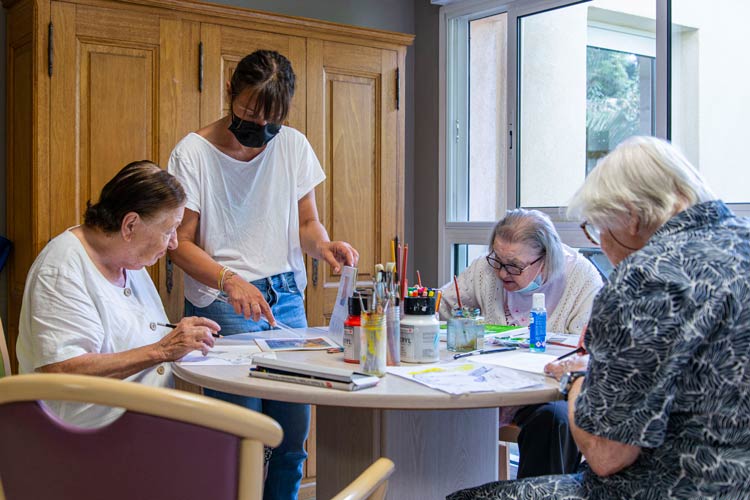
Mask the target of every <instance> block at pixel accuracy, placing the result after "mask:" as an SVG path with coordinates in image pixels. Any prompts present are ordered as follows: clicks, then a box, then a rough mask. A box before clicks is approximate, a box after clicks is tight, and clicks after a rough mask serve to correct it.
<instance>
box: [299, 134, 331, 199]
mask: <svg viewBox="0 0 750 500" xmlns="http://www.w3.org/2000/svg"><path fill="white" fill-rule="evenodd" d="M296 151H297V158H298V160H297V165H296V167H297V201H299V200H301V199H302V197H303V196H305V195H306V194H307V193H309V192H310V191H312V190H313V189H314V188H315V186H317V185H318V184H320V183H321V182H323V181H324V180H325V178H326V174H325V172H323V168H322V167H321V166H320V162H319V161H318V157H317V156H315V151H314V150H313V148H312V146H311V145H310V143H309V142H308V140H307V138H306V137H305V136H304V135H302V134H301V133H298V144H297V148H296Z"/></svg>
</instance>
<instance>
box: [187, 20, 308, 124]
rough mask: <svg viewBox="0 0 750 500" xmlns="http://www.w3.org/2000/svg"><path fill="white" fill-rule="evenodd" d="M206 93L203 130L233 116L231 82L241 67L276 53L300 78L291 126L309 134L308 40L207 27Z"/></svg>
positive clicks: (203, 96) (204, 37)
mask: <svg viewBox="0 0 750 500" xmlns="http://www.w3.org/2000/svg"><path fill="white" fill-rule="evenodd" d="M201 40H202V41H203V61H204V62H203V66H204V72H203V92H202V93H201V116H200V121H201V126H205V125H208V124H209V123H212V122H214V121H216V120H218V119H219V118H221V117H222V116H226V115H227V114H228V113H229V99H228V97H229V95H228V94H227V87H226V84H227V82H228V81H229V80H230V79H231V78H232V73H233V72H234V68H236V67H237V63H239V62H240V60H241V59H242V58H243V57H245V56H246V55H248V54H250V53H252V52H255V51H256V50H260V49H265V50H275V51H276V52H278V53H280V54H281V55H283V56H285V57H286V58H287V59H289V61H290V62H291V63H292V69H294V74H295V76H296V82H295V93H294V99H293V100H292V109H291V111H290V113H289V118H288V120H287V125H289V126H291V127H294V128H296V129H297V130H299V131H300V132H302V133H304V132H305V107H306V89H305V79H306V78H307V72H306V69H305V52H306V50H305V39H304V38H300V37H295V36H288V35H279V34H276V33H269V32H265V31H254V30H246V29H240V28H235V27H231V26H221V25H217V24H209V23H204V24H202V25H201Z"/></svg>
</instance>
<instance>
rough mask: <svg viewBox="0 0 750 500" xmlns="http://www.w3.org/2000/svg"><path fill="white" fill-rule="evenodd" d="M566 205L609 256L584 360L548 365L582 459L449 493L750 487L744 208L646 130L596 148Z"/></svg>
mask: <svg viewBox="0 0 750 500" xmlns="http://www.w3.org/2000/svg"><path fill="white" fill-rule="evenodd" d="M568 212H569V213H570V214H571V215H574V216H578V217H581V218H582V219H585V220H587V221H588V223H586V224H584V226H583V227H584V229H585V230H586V232H587V233H588V234H589V237H591V238H592V240H593V241H595V242H598V243H600V244H601V247H602V250H603V252H604V254H605V255H606V256H607V258H609V260H610V261H611V262H612V264H614V265H615V268H614V270H613V272H612V273H611V274H610V275H609V277H608V279H607V284H606V285H605V286H604V288H602V290H601V291H600V292H599V294H598V295H597V296H596V299H595V300H594V306H593V309H592V312H591V320H590V321H589V325H588V329H587V332H586V338H585V347H586V350H587V351H588V353H589V355H588V358H587V363H586V364H585V365H584V366H578V367H576V371H565V373H563V371H564V370H560V366H559V363H552V364H550V365H548V366H547V368H546V369H547V370H548V371H549V373H551V374H553V375H554V376H556V377H559V378H561V383H560V391H561V393H562V394H563V395H564V396H565V397H566V398H567V404H568V413H569V415H570V417H571V432H572V434H573V437H574V439H575V442H576V444H577V445H578V447H579V448H580V450H581V451H582V453H583V456H584V457H585V458H586V461H585V462H584V465H582V466H581V468H580V470H579V472H578V473H576V474H569V475H558V476H547V477H536V478H527V479H523V480H521V481H503V482H498V483H489V484H486V485H484V486H480V487H477V488H471V489H468V490H464V491H460V492H457V493H454V494H453V495H450V496H449V498H450V499H451V500H462V499H470V498H482V499H511V498H513V499H515V498H529V499H531V498H540V499H541V498H544V499H549V498H552V499H557V498H564V499H566V500H575V499H583V498H590V499H600V498H601V499H609V498H639V499H655V500H656V499H659V500H662V499H683V498H712V499H736V498H748V496H749V495H750V479H749V478H750V412H749V411H748V409H749V408H750V334H749V333H748V332H750V281H749V280H748V275H750V243H748V242H750V220H748V219H747V218H741V217H737V216H735V215H734V214H733V213H732V211H731V210H730V209H729V208H728V207H727V206H726V205H725V204H724V203H723V202H722V201H721V200H718V199H717V198H716V196H715V195H714V194H713V193H712V192H711V190H710V188H709V187H708V186H707V185H706V183H705V181H704V179H703V178H702V176H701V175H700V173H699V172H698V171H697V170H696V169H695V167H693V166H692V165H691V164H690V163H689V162H688V160H687V159H686V158H685V157H684V156H683V154H682V153H680V152H679V151H678V150H677V149H676V148H675V147H673V146H672V145H671V144H669V143H667V142H665V141H663V140H661V139H657V138H654V137H633V138H630V139H628V140H626V141H625V142H623V143H621V144H620V145H619V146H617V148H615V149H614V150H613V151H612V152H611V153H609V154H608V155H607V156H606V157H604V158H603V159H602V160H600V161H599V163H598V164H597V166H596V168H595V169H594V170H593V172H592V173H591V174H589V176H588V178H587V179H586V182H585V183H584V185H583V186H582V187H581V188H580V189H579V190H578V192H577V193H576V194H575V195H574V197H573V200H572V201H571V203H570V205H569V207H568ZM594 228H596V229H594Z"/></svg>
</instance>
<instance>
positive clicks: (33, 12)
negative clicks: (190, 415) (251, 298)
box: [3, 0, 413, 368]
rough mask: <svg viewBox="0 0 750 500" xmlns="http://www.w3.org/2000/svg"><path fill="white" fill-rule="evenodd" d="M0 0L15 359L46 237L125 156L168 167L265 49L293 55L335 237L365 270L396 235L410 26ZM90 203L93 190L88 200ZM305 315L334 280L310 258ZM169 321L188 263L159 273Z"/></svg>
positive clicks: (204, 9)
mask: <svg viewBox="0 0 750 500" xmlns="http://www.w3.org/2000/svg"><path fill="white" fill-rule="evenodd" d="M3 5H4V6H5V7H6V9H7V38H6V40H7V42H6V43H7V54H8V57H7V82H8V83H7V93H8V95H7V102H8V110H7V111H8V121H7V169H8V181H7V186H8V188H7V189H8V220H7V225H8V236H9V238H10V239H11V240H12V241H13V243H14V251H13V252H12V254H11V256H10V259H9V262H8V266H9V287H10V290H9V294H8V295H9V307H8V328H7V330H8V344H9V347H10V350H11V358H12V360H13V364H14V368H15V367H16V366H17V365H16V362H15V341H16V338H17V335H18V316H19V312H20V307H21V299H22V296H23V287H24V282H25V279H26V273H27V272H28V269H29V267H30V266H31V263H32V262H33V260H34V258H35V257H36V255H37V254H38V253H39V251H41V249H42V248H43V247H44V245H45V244H46V243H47V242H48V241H49V239H50V238H52V237H54V236H55V235H57V234H59V233H60V232H62V231H63V230H65V229H66V228H68V227H70V226H73V225H75V224H78V223H80V222H81V221H82V215H83V212H84V210H85V206H86V202H87V201H88V200H90V199H92V198H95V197H96V196H97V195H98V192H99V190H100V189H101V187H102V186H103V184H104V183H105V182H106V181H107V180H108V179H109V178H111V177H112V175H113V174H114V173H115V172H116V171H117V170H118V169H119V168H121V167H122V166H123V165H125V164H126V163H128V162H130V161H133V160H140V159H150V160H154V161H156V162H157V163H159V164H161V165H162V166H165V165H166V163H167V159H168V157H169V153H170V151H171V150H172V148H173V147H174V145H175V144H176V143H177V142H178V141H179V140H180V139H181V138H182V137H183V136H185V135H186V134H187V133H188V132H190V131H192V130H195V129H197V128H199V127H200V126H203V125H206V124H208V123H210V122H212V121H214V120H216V119H217V118H219V117H221V116H222V115H223V114H225V113H226V112H227V111H228V102H227V95H226V87H225V85H226V82H227V80H228V79H229V77H230V75H231V73H232V71H233V69H234V67H235V65H236V64H237V62H238V61H239V60H240V59H241V58H242V57H243V56H244V55H246V54H248V53H250V52H252V51H254V50H256V49H260V48H264V49H273V50H277V51H279V52H281V53H282V54H284V55H285V56H286V57H288V58H289V59H290V61H291V62H292V65H293V67H294V70H295V73H296V76H297V89H296V92H295V97H294V100H293V103H292V110H291V113H290V116H289V119H288V124H289V125H290V126H292V127H295V128H297V129H298V130H300V131H302V132H303V133H305V134H306V135H307V136H308V138H309V140H310V142H311V144H312V146H313V148H314V149H315V151H316V153H317V155H318V158H319V159H320V161H321V164H322V165H323V168H324V170H325V172H326V175H327V176H328V179H327V180H326V181H325V182H324V183H323V184H322V185H320V186H319V187H318V188H317V190H316V196H317V201H318V209H319V211H320V216H321V220H322V221H323V223H324V224H325V226H326V227H327V229H328V231H329V234H330V235H331V237H332V238H334V239H343V240H347V241H350V242H351V243H352V244H353V245H355V247H356V248H357V249H358V250H359V252H360V266H359V267H360V279H361V280H363V281H365V282H367V281H369V280H370V279H371V272H372V268H373V265H374V263H376V262H382V261H384V260H386V258H387V256H388V251H389V246H388V245H389V241H390V239H391V238H392V237H393V236H395V235H396V234H399V235H400V236H403V234H402V233H403V199H404V192H403V190H404V188H403V177H404V172H403V170H404V112H403V96H404V88H403V85H400V84H399V72H400V71H402V70H403V67H404V56H405V53H406V46H407V45H408V44H410V43H411V41H412V38H413V37H412V36H411V35H402V34H397V33H387V32H382V31H376V30H368V29H362V28H355V27H350V26H343V25H338V24H333V23H327V22H323V21H313V20H308V19H301V18H293V17H285V16H279V15H272V14H266V13H261V12H254V11H249V10H245V9H238V8H233V7H227V6H220V5H211V4H204V3H193V2H190V1H184V2H183V1H179V0H137V1H136V0H133V1H108V0H70V1H49V0H47V1H43V0H4V1H3ZM92 201H95V200H92ZM307 266H308V275H309V284H308V288H307V292H306V294H307V295H306V300H307V312H308V320H309V322H310V324H312V325H320V324H326V322H327V318H328V317H329V315H330V310H331V308H332V304H333V299H334V296H335V293H336V287H337V284H338V283H337V280H338V277H337V276H336V275H335V274H334V273H332V271H331V270H330V269H329V268H328V266H326V265H325V264H324V263H318V262H312V259H308V262H307ZM150 272H151V274H152V276H153V277H154V280H155V281H156V283H157V285H158V288H159V291H160V293H161V296H162V299H163V300H164V303H165V306H166V307H167V312H168V314H169V315H170V318H172V319H174V320H176V319H178V318H179V317H180V316H181V315H182V311H183V295H182V294H183V289H182V275H181V271H180V270H179V269H177V268H175V267H174V266H173V265H171V263H170V262H168V261H167V259H162V261H161V262H159V263H158V264H157V265H155V266H153V268H152V269H151V270H150Z"/></svg>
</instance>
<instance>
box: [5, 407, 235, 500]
mask: <svg viewBox="0 0 750 500" xmlns="http://www.w3.org/2000/svg"><path fill="white" fill-rule="evenodd" d="M239 450H240V439H239V438H238V437H236V436H234V435H231V434H227V433H225V432H219V431H215V430H212V429H208V428H205V427H201V426H197V425H192V424H187V423H184V422H178V421H175V420H169V419H165V418H159V417H154V416H151V415H144V414H141V413H135V412H126V413H125V414H124V415H122V417H121V418H119V419H118V420H117V421H115V422H113V423H112V424H111V425H109V426H107V427H102V428H99V429H80V428H77V427H73V426H70V425H68V424H66V423H64V422H62V421H61V420H60V419H59V418H57V417H56V416H55V415H53V414H51V413H50V412H49V411H48V410H47V409H46V407H44V406H43V405H41V404H40V403H38V402H20V403H11V404H5V405H0V476H2V480H3V487H4V489H5V495H6V497H7V498H8V500H22V499H34V500H41V499H48V498H49V499H53V498H54V499H61V500H64V499H76V500H87V499H92V500H93V499H97V500H100V499H106V500H125V499H127V500H133V499H160V500H163V499H171V498H175V499H180V500H192V499H196V500H198V499H200V500H205V499H211V500H224V499H227V500H229V499H232V500H236V498H237V481H238V461H239Z"/></svg>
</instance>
